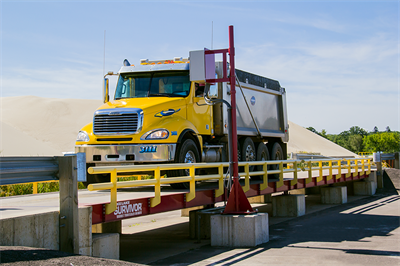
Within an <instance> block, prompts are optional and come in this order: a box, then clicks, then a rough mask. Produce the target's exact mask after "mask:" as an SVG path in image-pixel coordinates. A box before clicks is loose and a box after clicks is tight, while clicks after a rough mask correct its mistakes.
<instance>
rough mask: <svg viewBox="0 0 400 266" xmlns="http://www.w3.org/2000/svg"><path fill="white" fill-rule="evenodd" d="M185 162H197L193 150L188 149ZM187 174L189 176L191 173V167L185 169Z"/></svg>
mask: <svg viewBox="0 0 400 266" xmlns="http://www.w3.org/2000/svg"><path fill="white" fill-rule="evenodd" d="M184 162H185V163H195V162H196V156H195V155H194V152H193V151H187V153H186V154H185V160H184ZM185 174H186V175H187V176H189V175H190V170H189V169H185Z"/></svg>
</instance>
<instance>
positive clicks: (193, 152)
mask: <svg viewBox="0 0 400 266" xmlns="http://www.w3.org/2000/svg"><path fill="white" fill-rule="evenodd" d="M175 162H176V163H196V162H200V154H199V151H198V149H197V146H196V143H195V142H194V141H193V140H192V139H186V140H185V141H184V142H183V143H182V146H181V148H180V149H179V151H178V155H177V157H176V160H175ZM169 172H170V173H171V174H172V176H188V175H189V169H185V170H173V171H169ZM167 175H168V174H167ZM171 187H172V188H175V189H182V188H189V187H190V186H189V183H188V182H186V183H173V184H171Z"/></svg>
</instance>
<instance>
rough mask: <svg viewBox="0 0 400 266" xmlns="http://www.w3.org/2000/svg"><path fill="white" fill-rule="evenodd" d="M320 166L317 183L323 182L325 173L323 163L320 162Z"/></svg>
mask: <svg viewBox="0 0 400 266" xmlns="http://www.w3.org/2000/svg"><path fill="white" fill-rule="evenodd" d="M318 166H319V175H318V177H317V183H318V182H319V181H321V180H322V177H323V176H324V173H323V172H322V161H319V162H318Z"/></svg>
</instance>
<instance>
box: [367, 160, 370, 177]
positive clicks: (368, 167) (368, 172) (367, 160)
mask: <svg viewBox="0 0 400 266" xmlns="http://www.w3.org/2000/svg"><path fill="white" fill-rule="evenodd" d="M367 161H368V172H367V175H369V174H370V173H371V159H367Z"/></svg>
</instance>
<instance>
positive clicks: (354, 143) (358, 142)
mask: <svg viewBox="0 0 400 266" xmlns="http://www.w3.org/2000/svg"><path fill="white" fill-rule="evenodd" d="M348 146H349V150H350V151H352V152H354V153H359V152H362V151H363V150H364V145H363V136H361V135H356V134H353V135H350V136H349V141H348Z"/></svg>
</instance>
